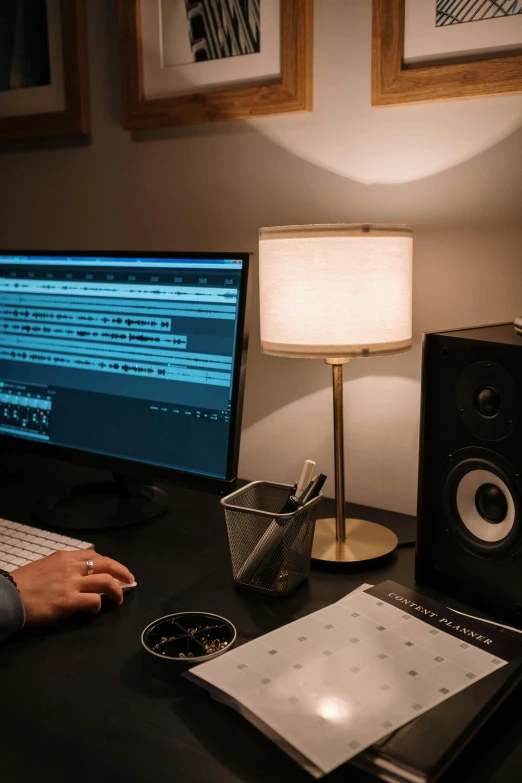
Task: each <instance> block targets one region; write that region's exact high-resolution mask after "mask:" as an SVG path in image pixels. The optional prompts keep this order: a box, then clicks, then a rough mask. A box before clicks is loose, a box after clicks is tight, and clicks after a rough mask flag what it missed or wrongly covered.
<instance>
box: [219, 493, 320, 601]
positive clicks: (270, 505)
mask: <svg viewBox="0 0 522 783" xmlns="http://www.w3.org/2000/svg"><path fill="white" fill-rule="evenodd" d="M292 489H294V488H293V487H292V486H290V485H289V484H274V483H272V482H269V481H253V482H252V483H251V484H247V485H246V486H245V487H242V488H241V489H239V490H237V491H236V492H233V493H232V494H231V495H228V496H227V497H226V498H223V499H222V500H221V504H222V506H223V507H224V509H225V518H226V522H227V531H228V540H229V545H230V555H231V558H232V572H233V577H234V581H235V582H236V583H237V584H239V585H241V586H242V587H247V588H249V589H251V590H258V591H260V592H263V593H268V594H270V595H277V596H284V595H288V593H290V592H291V591H292V590H293V589H294V588H295V587H297V585H299V584H300V583H301V582H302V581H303V580H304V579H306V578H307V576H308V574H309V572H310V556H311V552H312V543H313V538H314V529H315V517H316V509H317V504H318V503H319V501H320V499H321V497H322V495H321V494H319V495H318V496H317V497H315V498H313V499H312V500H310V501H309V502H308V503H305V504H304V505H302V506H299V507H298V508H297V509H295V510H294V511H292V512H290V513H287V514H282V513H280V512H281V509H282V508H283V507H284V505H285V502H286V501H287V500H288V497H289V495H290V493H291V492H292Z"/></svg>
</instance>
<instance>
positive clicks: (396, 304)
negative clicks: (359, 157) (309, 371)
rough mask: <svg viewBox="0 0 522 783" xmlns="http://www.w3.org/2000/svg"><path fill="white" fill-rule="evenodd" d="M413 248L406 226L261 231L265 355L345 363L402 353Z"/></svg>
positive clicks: (408, 333)
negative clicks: (352, 359)
mask: <svg viewBox="0 0 522 783" xmlns="http://www.w3.org/2000/svg"><path fill="white" fill-rule="evenodd" d="M412 244H413V239H412V231H411V229H410V228H408V227H407V226H390V225H377V224H373V225H369V224H339V225H335V224H334V225H315V226H313V225H312V226H278V227H274V228H262V229H261V231H260V237H259V285H260V313H261V346H262V349H263V351H264V352H265V353H270V354H274V355H276V356H289V357H301V358H336V357H339V358H350V357H355V356H376V355H382V354H388V353H400V352H402V351H406V350H408V349H409V348H410V347H411V340H412V313H411V310H412Z"/></svg>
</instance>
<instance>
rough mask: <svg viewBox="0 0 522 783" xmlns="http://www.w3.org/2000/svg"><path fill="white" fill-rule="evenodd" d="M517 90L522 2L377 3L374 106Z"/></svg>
mask: <svg viewBox="0 0 522 783" xmlns="http://www.w3.org/2000/svg"><path fill="white" fill-rule="evenodd" d="M516 92H522V0H373V31H372V105H373V106H395V105H398V104H403V103H415V102H425V101H437V100H447V99H451V98H473V97H479V96H485V95H507V94H509V93H516Z"/></svg>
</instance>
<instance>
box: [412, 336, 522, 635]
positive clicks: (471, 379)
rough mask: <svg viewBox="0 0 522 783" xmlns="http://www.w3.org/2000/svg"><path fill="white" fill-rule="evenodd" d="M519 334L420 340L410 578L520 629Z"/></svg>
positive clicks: (521, 388) (521, 376)
mask: <svg viewBox="0 0 522 783" xmlns="http://www.w3.org/2000/svg"><path fill="white" fill-rule="evenodd" d="M521 408H522V336H519V335H518V334H516V332H515V330H514V328H513V325H512V324H499V325H497V326H485V327H478V328H474V329H461V330H457V331H451V332H439V333H436V334H427V335H425V337H424V346H423V370H422V413H421V447H420V462H419V500H418V534H417V552H416V580H417V582H418V583H419V584H421V585H425V586H427V587H433V588H435V589H437V590H438V591H441V592H442V593H445V594H447V595H448V596H451V597H453V598H455V599H457V600H459V601H462V602H464V603H466V604H468V605H469V606H471V607H475V608H477V609H479V610H482V611H484V612H487V613H489V614H491V615H493V616H494V617H497V618H498V619H499V620H500V619H504V620H505V621H506V622H508V623H510V624H512V625H517V626H519V627H522V478H521V477H522V417H521V415H520V414H521Z"/></svg>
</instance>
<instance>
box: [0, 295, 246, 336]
mask: <svg viewBox="0 0 522 783" xmlns="http://www.w3.org/2000/svg"><path fill="white" fill-rule="evenodd" d="M9 301H10V303H11V307H10V308H6V307H1V306H0V317H9V314H8V313H7V310H9V311H10V312H11V313H12V312H13V311H14V309H16V310H17V312H18V313H19V314H20V315H19V316H17V317H21V318H23V319H27V320H44V318H46V319H47V320H49V321H54V320H66V321H67V323H84V322H85V323H89V324H106V323H113V321H112V320H109V321H105V320H103V319H105V318H107V319H114V318H118V317H122V316H124V315H125V316H127V318H131V316H132V318H133V319H137V318H140V319H142V320H147V319H152V320H151V321H150V322H151V326H150V327H145V326H142V327H141V328H146V329H149V328H150V329H156V328H158V329H159V328H161V329H166V330H167V331H168V330H170V328H171V327H170V324H171V320H170V319H171V318H173V317H174V318H175V317H187V318H190V317H192V318H217V319H226V320H234V318H235V311H236V308H235V306H234V305H222V304H214V305H212V304H211V305H207V306H200V305H197V304H195V303H193V304H192V303H184V302H175V303H174V302H173V303H172V304H170V303H168V302H166V303H164V304H150V303H148V302H146V301H145V302H144V301H143V300H141V301H137V300H129V301H128V302H124V301H122V300H121V299H97V298H96V297H93V298H92V299H89V300H88V301H86V300H85V299H78V298H74V297H70V298H69V297H68V298H67V300H65V301H63V305H62V304H60V307H59V308H57V306H56V305H57V302H56V298H51V297H44V296H39V295H34V296H33V295H30V294H23V295H19V294H10V295H9ZM14 305H16V306H17V307H16V308H15V307H14ZM32 305H36V307H33V306H32ZM70 308H71V309H70ZM72 308H74V309H72ZM89 308H97V309H98V310H99V309H100V308H103V310H107V308H110V313H109V312H105V311H103V312H99V311H98V312H96V311H94V310H91V309H89ZM44 313H46V316H44V315H43V314H44ZM58 316H60V317H58ZM162 316H166V318H167V320H168V326H166V325H164V324H166V323H167V320H165V319H163V318H162ZM153 319H158V320H153ZM114 323H115V322H114ZM130 325H135V324H130ZM160 325H161V326H160Z"/></svg>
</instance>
